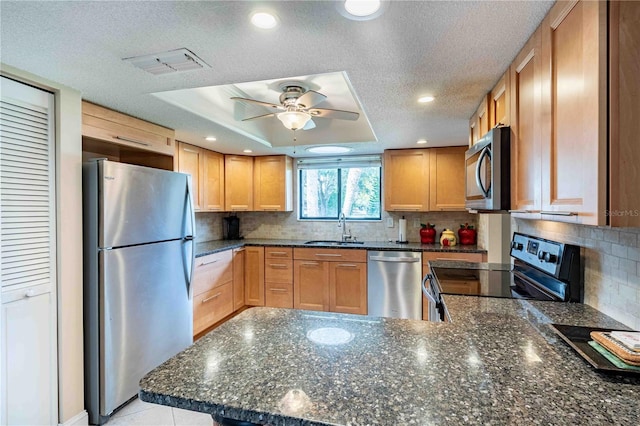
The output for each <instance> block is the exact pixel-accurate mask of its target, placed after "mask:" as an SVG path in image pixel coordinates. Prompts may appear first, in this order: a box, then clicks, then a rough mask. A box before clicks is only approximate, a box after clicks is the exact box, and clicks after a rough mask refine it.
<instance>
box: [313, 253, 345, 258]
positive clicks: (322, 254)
mask: <svg viewBox="0 0 640 426" xmlns="http://www.w3.org/2000/svg"><path fill="white" fill-rule="evenodd" d="M316 256H321V257H342V255H341V254H333V253H316Z"/></svg>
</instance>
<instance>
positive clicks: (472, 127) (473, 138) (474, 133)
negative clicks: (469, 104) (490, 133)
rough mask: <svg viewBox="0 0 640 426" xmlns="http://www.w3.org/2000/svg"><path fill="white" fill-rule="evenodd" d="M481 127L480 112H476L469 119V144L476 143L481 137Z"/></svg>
mask: <svg viewBox="0 0 640 426" xmlns="http://www.w3.org/2000/svg"><path fill="white" fill-rule="evenodd" d="M479 133H480V128H479V127H478V113H477V112H474V113H473V115H472V116H471V118H470V119H469V146H473V145H475V143H476V142H478V139H480V135H479Z"/></svg>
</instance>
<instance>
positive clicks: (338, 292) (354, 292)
mask: <svg viewBox="0 0 640 426" xmlns="http://www.w3.org/2000/svg"><path fill="white" fill-rule="evenodd" d="M329 311H331V312H340V313H344V314H361V315H366V314H367V264H366V263H356V262H348V263H347V262H329Z"/></svg>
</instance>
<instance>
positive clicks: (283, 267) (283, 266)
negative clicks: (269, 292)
mask: <svg viewBox="0 0 640 426" xmlns="http://www.w3.org/2000/svg"><path fill="white" fill-rule="evenodd" d="M264 280H265V281H266V282H271V283H288V284H291V283H293V260H280V259H265V261H264Z"/></svg>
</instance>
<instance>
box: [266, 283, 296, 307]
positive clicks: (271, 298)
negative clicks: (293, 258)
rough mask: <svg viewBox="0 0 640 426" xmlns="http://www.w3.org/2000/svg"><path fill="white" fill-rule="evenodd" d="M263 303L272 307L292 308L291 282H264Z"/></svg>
mask: <svg viewBox="0 0 640 426" xmlns="http://www.w3.org/2000/svg"><path fill="white" fill-rule="evenodd" d="M264 294H265V305H266V306H269V307H272V308H293V284H282V283H270V282H267V283H265V291H264Z"/></svg>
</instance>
